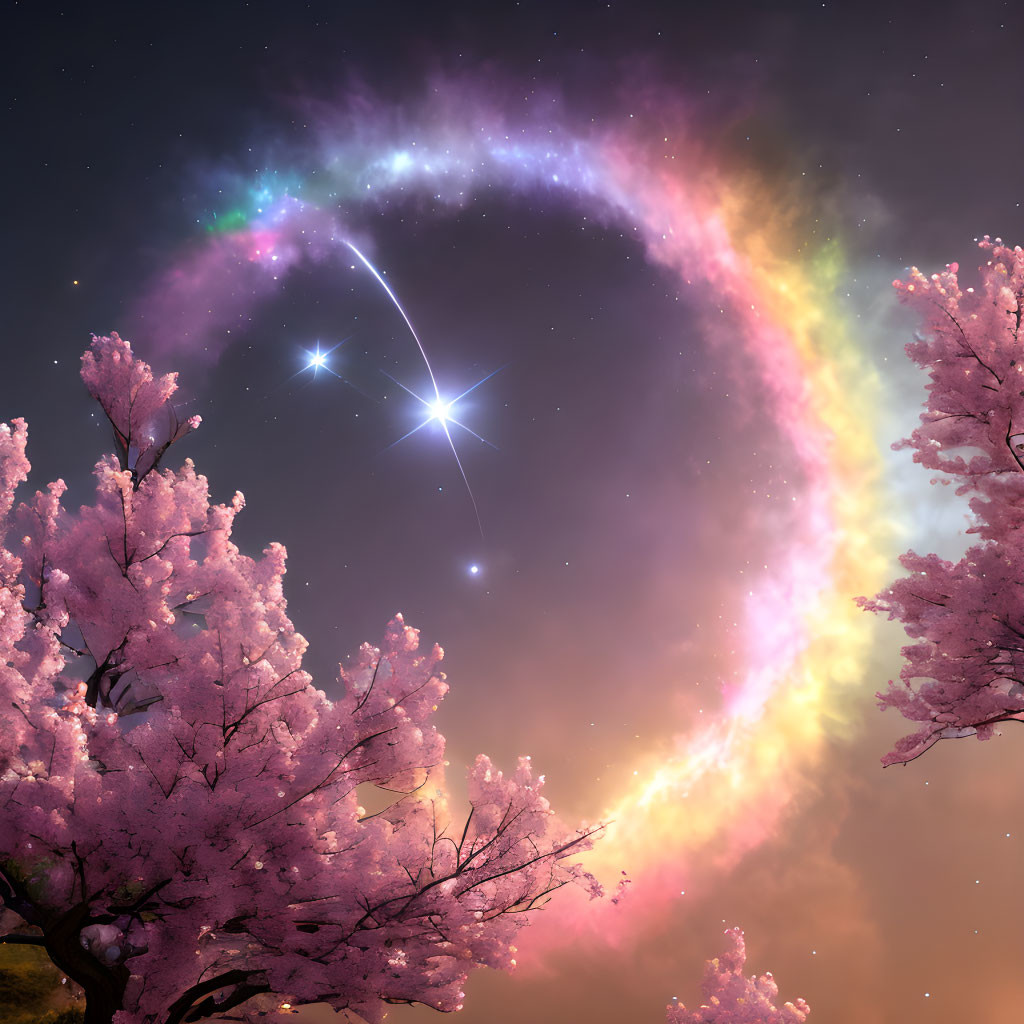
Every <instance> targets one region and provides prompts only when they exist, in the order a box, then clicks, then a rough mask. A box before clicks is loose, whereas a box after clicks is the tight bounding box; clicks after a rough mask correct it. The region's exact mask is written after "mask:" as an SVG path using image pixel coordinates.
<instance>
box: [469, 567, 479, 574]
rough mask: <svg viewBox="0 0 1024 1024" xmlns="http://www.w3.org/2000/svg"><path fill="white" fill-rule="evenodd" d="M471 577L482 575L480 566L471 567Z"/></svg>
mask: <svg viewBox="0 0 1024 1024" xmlns="http://www.w3.org/2000/svg"><path fill="white" fill-rule="evenodd" d="M469 575H470V576H479V575H480V566H479V565H471V566H470V567H469Z"/></svg>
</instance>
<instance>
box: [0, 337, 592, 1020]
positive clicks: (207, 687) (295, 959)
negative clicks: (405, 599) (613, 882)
mask: <svg viewBox="0 0 1024 1024" xmlns="http://www.w3.org/2000/svg"><path fill="white" fill-rule="evenodd" d="M82 377H83V379H84V380H85V382H86V385H87V386H88V388H89V390H90V392H91V393H92V394H93V396H94V397H95V398H96V399H97V400H98V401H99V403H100V405H101V406H102V407H103V409H104V411H105V412H106V414H107V416H108V417H109V419H110V421H111V425H112V427H113V430H114V437H115V441H116V445H117V454H116V457H109V456H108V457H105V458H103V459H101V460H100V462H99V463H98V464H97V466H96V471H95V477H96V490H95V497H94V499H93V500H92V502H91V504H86V505H83V506H82V507H81V508H80V509H79V510H78V511H77V512H70V511H68V510H67V509H65V508H64V507H63V505H62V497H63V494H64V491H65V487H64V484H63V483H62V482H61V481H57V482H56V483H53V484H51V485H50V486H49V487H48V488H47V489H46V490H45V491H42V492H38V493H37V494H36V495H35V496H34V497H33V498H32V499H31V500H30V501H29V502H27V503H26V504H23V505H20V506H17V507H15V504H14V492H15V488H16V487H17V486H18V485H19V483H21V482H22V481H24V480H25V479H26V476H27V474H28V470H29V464H28V461H27V459H26V457H25V447H26V427H25V423H24V422H23V421H19V420H15V421H14V422H13V423H12V424H11V425H10V426H8V425H6V424H4V425H2V426H0V701H2V703H3V706H4V707H5V708H8V709H9V710H8V711H6V712H4V729H3V730H2V731H0V901H2V905H3V906H6V907H7V908H8V909H9V910H12V911H14V912H16V913H17V914H18V915H19V916H20V918H21V919H23V920H24V921H25V922H27V924H28V925H29V926H32V931H31V933H30V934H26V931H25V927H24V926H22V927H21V928H20V929H19V931H20V933H21V934H20V935H19V936H18V938H17V939H16V941H21V942H24V941H28V940H30V939H31V938H32V936H33V935H34V936H35V939H34V941H36V942H37V943H38V944H39V945H41V946H44V947H45V948H46V950H47V952H48V954H49V956H50V957H51V959H52V960H53V962H54V963H55V964H56V965H57V966H58V967H59V968H60V969H61V970H62V971H63V972H64V973H65V974H67V975H68V976H69V977H70V978H72V979H73V980H74V981H75V982H77V983H78V984H79V985H80V986H81V987H82V988H83V989H84V991H85V993H86V996H87V1011H86V1020H87V1024H109V1022H111V1021H114V1022H116V1024H181V1022H193V1021H201V1020H204V1019H207V1018H211V1017H220V1016H221V1015H223V1014H225V1013H227V1012H229V1011H230V1012H231V1014H232V1019H235V1020H244V1021H248V1020H252V1019H255V1018H256V1017H257V1016H263V1017H264V1018H265V1019H266V1018H269V1019H274V1018H275V1017H276V1016H277V1015H278V1014H281V1013H285V1012H287V1008H288V1007H292V1006H298V1005H300V1004H303V1003H311V1002H326V1003H329V1004H330V1005H332V1006H333V1007H335V1008H336V1009H344V1008H348V1009H351V1010H353V1011H355V1012H357V1013H359V1014H361V1015H362V1016H363V1017H365V1018H366V1019H367V1020H370V1021H378V1020H380V1018H381V1016H382V1011H383V1009H384V1008H385V1006H386V1004H387V1003H406V1002H408V1003H412V1002H420V1003H426V1004H428V1005H430V1006H433V1007H436V1008H438V1009H442V1010H452V1009H457V1008H458V1007H459V1006H460V1005H461V1003H462V999H463V992H462V986H463V983H464V981H465V978H466V976H467V974H468V973H469V971H470V970H472V969H473V968H475V967H477V966H481V965H486V966H490V967H502V968H507V967H509V966H511V965H513V964H514V963H515V961H514V953H515V947H514V945H513V939H514V937H515V933H516V930H517V928H518V927H519V926H520V925H522V924H523V923H525V922H526V920H527V917H528V915H527V914H526V913H524V912H526V911H530V910H531V909H533V908H535V907H537V906H538V905H539V904H540V903H542V902H543V901H544V900H545V898H546V896H547V894H549V893H551V892H552V891H553V890H555V889H557V888H559V887H560V886H563V885H565V884H567V883H575V884H579V885H582V886H584V887H586V888H587V889H588V890H590V892H591V893H592V894H597V892H598V891H599V888H598V886H597V883H596V882H595V881H594V880H593V878H591V877H590V876H589V875H587V874H586V873H585V872H584V871H583V870H582V869H581V868H580V867H579V865H577V864H572V863H570V861H569V858H571V857H572V856H573V855H575V854H577V853H580V852H582V851H583V850H585V849H587V848H588V846H589V845H590V842H591V836H592V835H593V833H594V831H595V829H592V828H584V829H580V830H576V831H574V830H566V829H565V828H563V827H562V826H560V825H559V824H558V823H557V821H556V819H555V818H554V816H553V813H552V811H551V809H550V807H549V806H548V803H547V801H546V800H545V798H544V797H543V795H542V793H541V788H542V779H539V778H537V777H536V776H534V774H533V772H532V770H531V767H530V764H529V759H522V760H520V762H519V765H518V767H517V768H516V769H515V770H514V771H513V772H511V773H510V774H503V773H502V772H500V771H498V770H497V769H496V768H495V767H494V766H493V765H492V764H491V763H490V761H488V759H487V758H486V757H482V756H481V757H479V758H478V759H477V761H476V764H475V765H474V766H473V768H472V770H471V772H470V776H469V804H470V810H469V812H468V816H465V817H463V819H462V820H460V821H459V822H458V823H455V822H453V821H452V820H451V818H450V816H449V812H448V809H447V806H446V802H445V799H444V795H443V791H442V788H441V787H442V785H443V781H442V776H441V766H442V764H443V758H444V739H443V737H441V736H440V735H439V733H438V732H437V730H436V728H435V727H434V725H433V724H432V715H433V713H434V712H435V711H436V709H437V705H438V703H439V702H440V701H441V699H442V698H443V697H444V695H445V693H446V691H447V684H446V683H445V677H444V673H443V672H441V671H440V669H439V665H440V662H441V659H442V651H441V649H440V648H439V647H437V646H434V647H432V648H423V647H421V646H420V642H419V636H418V634H417V631H416V630H414V629H412V628H410V627H409V626H407V625H406V624H405V623H404V622H403V621H402V618H401V616H398V617H396V618H395V619H394V620H393V621H392V622H391V623H390V625H389V626H388V628H387V631H386V634H385V637H384V642H383V643H382V644H381V645H380V646H379V647H373V646H370V645H364V646H363V647H362V648H361V650H360V652H359V655H358V658H356V659H355V660H354V663H353V665H352V667H351V668H349V669H346V670H344V671H343V672H342V673H341V682H342V684H343V686H344V695H343V696H342V697H341V698H340V699H339V700H337V701H331V700H329V699H328V698H327V697H326V695H325V694H324V693H323V692H322V691H321V690H318V689H316V688H315V687H314V686H313V684H312V680H311V679H310V677H309V676H308V675H307V674H306V673H305V672H304V671H303V670H302V657H303V653H304V651H305V649H306V641H305V640H304V639H303V637H302V636H301V635H300V634H299V633H297V632H296V631H295V628H294V627H293V625H292V623H291V622H290V620H289V619H288V616H287V613H286V602H285V598H284V591H283V577H284V572H285V551H284V548H283V547H281V546H280V545H278V544H271V545H270V546H268V547H267V548H266V549H265V550H264V552H263V553H262V556H261V557H260V558H258V559H252V558H249V557H247V556H245V555H243V554H242V553H241V552H240V551H239V550H238V548H237V547H236V546H235V545H234V544H233V543H232V541H231V530H232V524H233V522H234V519H235V516H237V515H238V514H239V512H240V511H241V510H242V508H243V506H244V501H243V499H242V495H241V494H236V496H235V498H234V500H233V501H232V502H231V503H230V504H228V505H211V504H210V500H209V493H208V489H207V483H206V480H205V479H204V478H203V477H202V476H200V475H199V474H197V472H196V471H195V468H194V466H193V465H192V463H191V461H186V462H185V464H184V465H183V466H182V467H181V468H179V469H177V470H171V469H166V468H164V467H163V466H162V459H163V458H164V456H165V455H166V453H167V452H168V450H169V448H170V447H171V446H172V445H173V444H174V443H176V442H177V441H178V440H180V439H181V438H182V437H183V436H184V435H185V434H186V433H188V432H189V431H190V430H192V429H195V428H196V427H197V426H198V425H199V420H198V417H195V418H193V419H190V420H187V421H185V422H184V423H182V422H180V421H179V420H178V419H177V417H176V416H175V415H174V413H173V410H172V409H171V406H170V404H169V401H170V398H171V396H172V395H173V393H174V390H175V378H174V376H173V375H170V376H166V377H162V378H159V379H155V378H154V377H153V375H152V374H151V372H150V370H149V367H148V366H146V364H145V363H142V362H141V361H139V360H137V359H135V358H134V357H133V355H132V352H131V348H130V347H129V345H128V344H127V343H126V342H125V341H123V340H122V339H120V338H119V337H117V335H112V336H111V337H109V338H96V339H94V341H93V344H92V348H91V351H89V352H87V353H86V354H85V356H84V358H83V369H82ZM374 792H375V793H376V794H377V796H376V797H375V800H376V803H375V806H378V807H382V808H383V809H380V810H378V811H376V813H369V812H367V811H366V810H365V809H364V807H362V806H361V801H363V800H366V798H367V794H368V793H374ZM4 938H6V936H3V935H0V941H3V940H4ZM286 1004H287V1006H286ZM282 1007H285V1009H283V1010H282Z"/></svg>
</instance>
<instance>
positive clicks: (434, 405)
mask: <svg viewBox="0 0 1024 1024" xmlns="http://www.w3.org/2000/svg"><path fill="white" fill-rule="evenodd" d="M345 244H346V245H347V246H348V247H349V248H350V249H351V250H352V251H353V252H354V253H355V254H356V255H357V256H358V257H359V259H360V260H361V262H362V264H363V266H365V267H366V269H367V270H369V272H370V273H371V274H373V276H374V277H375V278H376V279H377V281H378V282H379V283H380V286H381V288H383V289H384V291H385V292H386V293H387V296H388V298H389V299H390V300H391V301H392V302H393V303H394V305H395V309H397V310H398V312H399V313H400V314H401V315H402V319H403V320H404V321H405V325H406V327H408V328H409V333H410V334H411V335H412V337H413V340H414V341H415V342H416V347H417V348H418V349H419V350H420V355H421V356H422V357H423V365H424V366H425V367H426V368H427V373H428V374H429V375H430V383H431V386H432V387H433V388H434V399H433V401H430V402H428V401H426V400H425V399H423V398H421V397H420V396H419V395H417V394H416V393H415V392H414V391H410V390H409V388H407V387H406V386H405V385H404V384H402V383H401V382H400V381H397V380H395V378H394V377H391V375H390V374H386V376H388V377H391V380H394V381H395V383H396V384H397V385H398V386H399V387H400V388H403V389H404V390H405V391H408V392H409V394H410V395H412V396H413V398H416V399H418V400H419V401H420V402H422V403H423V404H424V405H425V406H426V407H427V408H428V409H429V410H430V412H431V415H430V416H429V417H428V418H427V419H425V420H424V421H423V422H422V423H421V424H420V425H419V426H418V427H416V428H415V429H413V430H410V431H409V433H408V434H405V435H404V436H403V437H400V438H399V439H398V441H404V440H405V438H407V437H410V436H411V435H412V434H415V433H416V431H417V430H420V429H421V428H423V427H425V426H426V425H427V424H428V423H429V422H430V421H431V420H435V419H436V420H437V422H438V423H440V424H441V429H442V430H443V431H444V436H445V437H446V438H447V439H448V447H449V448H451V450H452V455H454V456H455V465H456V466H458V467H459V475H460V476H461V477H462V482H463V483H464V484H465V485H466V493H467V494H468V495H469V500H470V502H472V504H473V514H474V515H475V516H476V525H477V529H478V530H479V531H480V536H481V537H483V535H484V524H483V520H482V519H481V518H480V508H479V506H478V505H477V503H476V497H475V496H474V494H473V488H472V487H470V486H469V477H468V476H466V470H465V468H464V467H463V465H462V459H460V458H459V452H458V449H457V448H456V447H455V441H454V440H453V439H452V434H451V431H450V430H449V429H448V424H449V422H451V423H454V424H456V426H459V427H462V429H463V430H466V431H469V433H470V434H473V436H474V437H476V438H478V439H479V440H481V441H484V439H483V438H482V437H480V435H479V434H475V433H473V431H472V430H470V429H469V427H467V426H466V425H465V424H464V423H459V421H458V420H456V419H452V417H450V416H449V415H448V412H449V410H450V409H451V407H452V406H453V405H454V404H455V402H457V401H458V398H457V399H455V400H454V401H451V402H445V400H444V399H443V398H442V397H441V389H440V388H439V387H438V386H437V378H436V377H435V376H434V371H433V369H432V368H431V366H430V360H429V359H428V358H427V350H426V349H425V348H424V347H423V342H422V341H420V336H419V335H418V334H417V333H416V328H415V327H413V325H412V321H411V320H410V319H409V314H408V313H406V311H405V310H404V309H403V308H402V304H401V303H400V302H399V301H398V296H397V295H395V293H394V292H393V291H392V290H391V287H390V285H389V284H388V283H387V281H385V280H384V278H383V276H382V275H381V274H380V273H379V272H378V271H377V268H376V267H375V266H374V265H373V264H372V263H371V262H370V261H369V260H368V259H367V258H366V257H365V256H364V255H363V254H362V253H361V252H360V251H359V250H358V249H357V248H356V247H355V246H354V245H353V244H352V243H351V242H350V241H348V239H346V240H345ZM494 372H495V373H497V372H498V371H497V370H495V371H494ZM488 376H491V377H493V376H494V374H489V375H488ZM484 380H487V377H485V378H484ZM482 383H483V381H478V382H477V383H476V384H474V385H473V387H472V388H470V389H469V391H464V392H463V393H462V394H461V395H460V396H459V398H464V397H465V396H466V395H468V394H469V392H470V391H472V390H473V388H476V387H479V386H480V385H481V384H482ZM398 441H396V442H395V444H398ZM484 444H490V441H484ZM389 447H394V445H390V446H389ZM491 447H492V448H493V447H494V445H491Z"/></svg>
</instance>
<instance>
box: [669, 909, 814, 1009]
mask: <svg viewBox="0 0 1024 1024" xmlns="http://www.w3.org/2000/svg"><path fill="white" fill-rule="evenodd" d="M725 934H726V936H727V937H728V939H729V948H728V949H727V950H726V951H725V952H724V953H723V954H722V955H721V956H720V957H716V958H715V959H714V960H708V961H706V962H705V964H704V980H703V981H702V982H701V992H702V993H703V995H704V1002H703V1003H702V1004H701V1005H700V1007H698V1009H696V1010H687V1009H686V1007H685V1006H683V1005H682V1004H679V1005H676V1004H675V1003H670V1004H669V1006H668V1014H667V1016H666V1018H665V1019H666V1021H667V1024H803V1021H805V1020H807V1015H808V1014H809V1013H810V1007H809V1006H808V1005H807V1003H805V1002H804V1001H803V1000H802V999H798V1000H797V1001H796V1002H795V1003H783V1005H782V1006H776V1000H777V999H778V998H779V986H778V985H776V984H775V981H774V979H773V978H772V976H771V974H770V973H769V974H762V975H761V976H760V977H757V976H756V975H751V976H750V977H749V978H745V977H744V976H743V965H744V964H745V963H746V960H747V949H746V945H745V943H744V941H743V932H742V931H741V930H740V929H739V928H729V929H728V930H727V931H726V933H725Z"/></svg>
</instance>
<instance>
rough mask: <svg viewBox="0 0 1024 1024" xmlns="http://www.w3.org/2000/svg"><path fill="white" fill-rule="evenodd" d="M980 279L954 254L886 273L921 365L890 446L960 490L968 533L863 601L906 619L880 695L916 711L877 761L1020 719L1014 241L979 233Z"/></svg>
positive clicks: (1022, 541) (1022, 403)
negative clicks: (906, 314)
mask: <svg viewBox="0 0 1024 1024" xmlns="http://www.w3.org/2000/svg"><path fill="white" fill-rule="evenodd" d="M979 244H980V247H981V249H982V251H983V252H984V253H985V254H986V256H987V262H986V263H985V265H984V266H983V267H981V268H980V271H981V281H980V287H978V288H974V287H969V288H961V287H960V283H959V280H958V276H957V275H958V270H959V268H958V266H957V264H955V263H951V264H949V266H947V268H946V270H945V271H944V272H943V273H940V274H932V275H931V276H930V277H926V276H925V275H924V274H922V273H921V272H920V271H919V270H917V269H916V268H914V269H913V270H912V271H911V274H910V278H909V280H908V281H896V282H894V285H895V287H896V288H897V290H898V291H899V295H900V298H901V300H902V301H903V302H904V303H905V304H907V305H908V306H910V307H911V308H913V309H914V310H916V311H917V312H918V313H919V314H920V316H921V321H922V329H921V332H920V334H919V335H918V337H917V340H916V341H914V342H912V343H911V344H909V345H907V354H908V355H909V356H910V358H911V359H913V360H914V362H916V363H917V364H918V365H919V366H921V367H923V368H924V369H926V370H927V371H928V375H929V378H930V382H929V384H928V399H927V402H926V406H925V411H924V412H923V413H922V414H921V425H920V426H919V427H918V428H917V429H916V430H915V431H914V432H913V434H912V435H911V436H910V438H909V439H906V440H903V441H900V442H898V443H897V444H895V445H893V447H894V448H897V449H900V448H911V449H913V452H914V461H915V462H919V463H920V464H921V465H923V466H924V467H926V468H927V469H930V470H932V471H934V472H936V473H939V474H941V476H940V477H938V478H936V480H933V482H938V483H942V484H947V485H948V484H950V483H954V484H955V485H956V489H957V494H961V495H967V496H969V498H970V509H971V512H972V520H973V521H972V524H971V526H970V528H969V530H968V533H970V534H973V535H975V536H977V538H978V541H979V542H978V543H976V544H973V545H972V546H971V547H970V548H968V550H967V552H966V553H965V554H964V556H963V557H962V558H961V559H960V560H959V561H958V562H956V563H953V562H949V561H946V560H944V559H942V558H939V557H938V556H937V555H934V554H930V555H920V554H917V553H916V552H914V551H910V552H908V553H907V554H905V555H903V557H902V558H901V559H900V561H901V562H902V564H903V567H904V568H905V569H906V570H907V571H908V573H909V575H908V576H905V577H903V578H902V579H899V580H897V581H896V582H895V583H893V584H892V586H891V587H889V588H888V589H887V590H884V591H882V593H880V594H878V595H877V596H876V597H875V598H873V599H863V598H862V599H861V601H860V603H861V604H862V605H863V606H864V607H865V608H868V609H869V610H871V611H875V612H882V613H885V614H886V615H888V617H889V618H890V619H898V620H899V621H900V622H902V623H903V627H904V629H905V630H906V632H907V635H908V636H909V637H911V638H912V639H913V640H914V641H915V642H914V643H912V644H909V645H908V646H906V647H904V648H903V656H904V659H905V660H904V665H903V668H902V670H901V672H900V676H901V680H902V682H901V683H900V684H896V683H893V682H890V683H889V689H888V691H887V692H885V693H880V694H878V698H879V702H880V706H881V707H882V708H890V707H891V708H896V709H897V710H898V711H899V712H900V713H901V714H902V715H903V716H904V717H905V718H908V719H910V720H911V721H912V722H915V723H918V728H917V730H916V731H915V732H913V733H911V734H910V735H908V736H906V737H904V738H902V739H900V740H899V741H898V742H897V744H896V746H895V747H894V749H893V750H892V751H890V752H889V753H888V754H886V755H885V757H884V758H883V759H882V762H883V764H886V765H889V764H894V763H906V762H908V761H912V760H913V759H914V758H916V757H919V756H920V755H921V754H923V753H924V752H925V751H926V750H928V749H929V748H930V747H932V746H934V745H935V743H937V742H938V741H939V740H942V739H955V738H959V737H963V736H977V738H978V739H980V740H987V739H989V738H990V737H991V736H992V735H994V734H995V733H996V732H997V730H998V727H999V726H1000V725H1002V724H1003V723H1006V722H1021V721H1024V597H1022V593H1024V592H1022V589H1021V584H1022V579H1024V577H1022V571H1024V347H1022V345H1024V339H1019V338H1018V334H1019V332H1020V326H1021V314H1022V305H1021V300H1022V294H1024V251H1022V250H1021V249H1020V248H1019V247H1017V248H1015V249H1009V248H1007V247H1006V246H1004V245H1003V244H1002V243H1001V241H1000V240H999V239H996V240H995V241H992V240H990V239H989V238H988V236H986V237H985V238H984V239H983V240H982V241H981V242H980V243H979Z"/></svg>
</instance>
